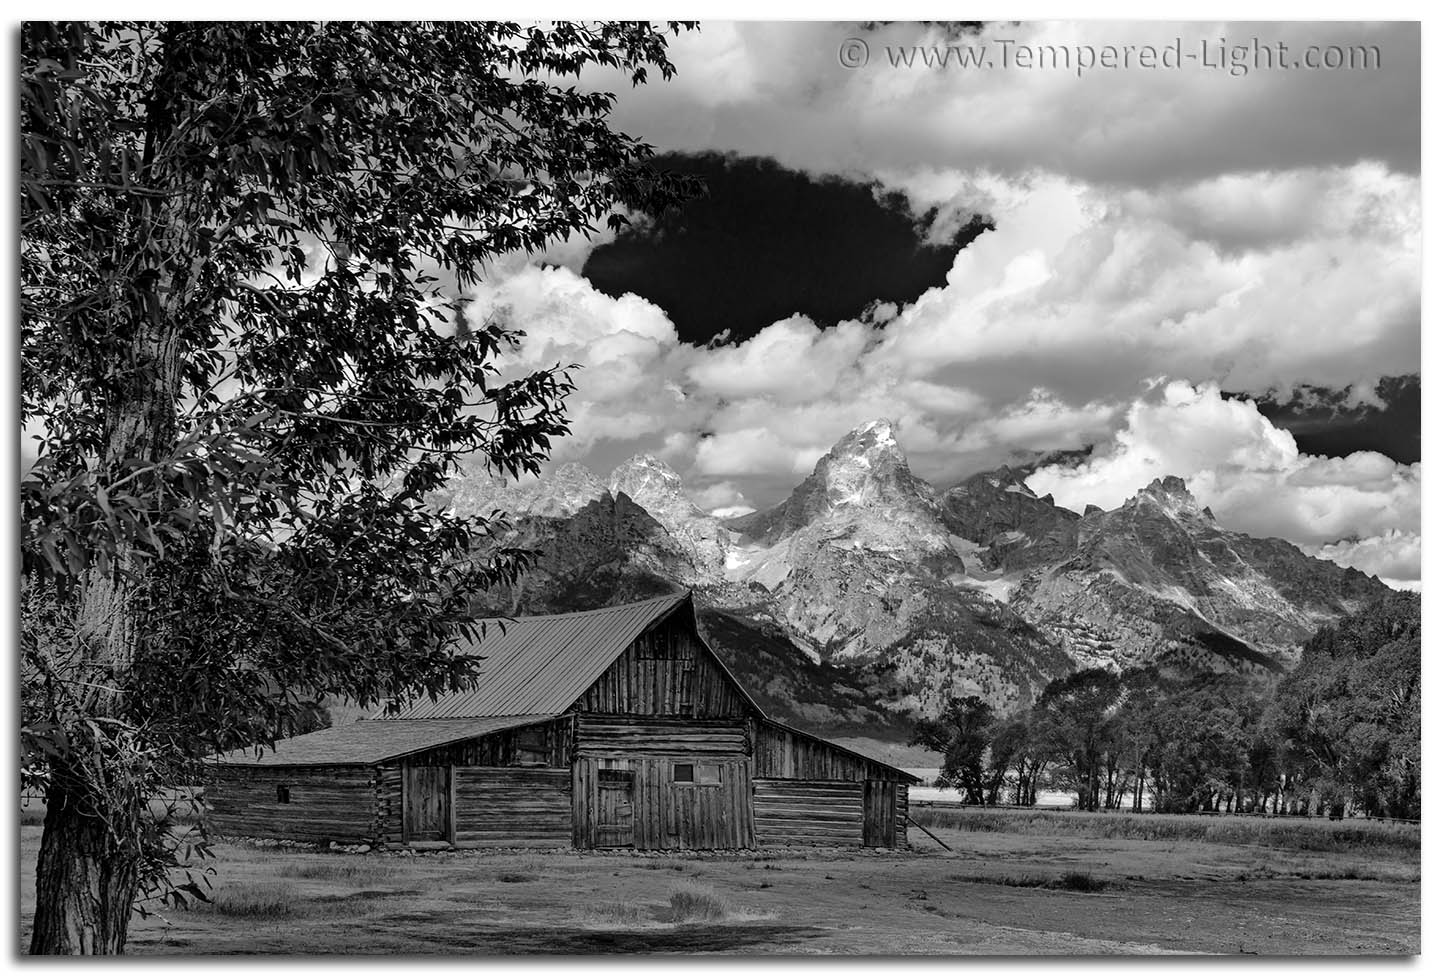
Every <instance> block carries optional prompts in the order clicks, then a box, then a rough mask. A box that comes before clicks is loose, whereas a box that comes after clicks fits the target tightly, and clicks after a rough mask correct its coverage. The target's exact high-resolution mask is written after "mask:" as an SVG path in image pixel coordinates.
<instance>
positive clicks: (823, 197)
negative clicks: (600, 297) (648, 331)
mask: <svg viewBox="0 0 1442 976" xmlns="http://www.w3.org/2000/svg"><path fill="white" fill-rule="evenodd" d="M656 166H657V168H658V169H663V170H669V171H671V172H678V173H689V174H693V175H696V176H699V177H701V178H702V179H703V180H704V182H705V184H706V186H707V190H708V193H707V195H706V196H705V197H703V198H701V199H698V200H693V201H690V202H689V203H687V204H685V205H684V207H682V208H680V209H679V210H677V211H676V212H675V213H673V214H671V215H669V216H667V217H664V218H662V219H661V220H659V221H657V223H656V225H655V226H654V227H653V228H651V229H649V230H646V231H641V232H634V231H633V232H626V233H623V234H622V235H621V236H620V237H619V238H618V239H617V240H616V241H615V242H614V243H610V244H605V245H602V246H601V247H598V248H596V250H595V251H594V252H592V254H591V256H590V259H589V260H588V261H587V262H586V265H585V268H584V274H585V276H586V277H587V278H589V279H590V281H591V283H592V284H593V285H594V286H595V287H596V288H597V289H599V290H600V291H603V292H605V293H606V294H608V295H611V296H613V297H615V296H620V295H622V294H624V293H626V292H628V291H629V292H634V293H636V294H637V295H640V296H641V297H643V298H645V299H647V300H649V301H651V302H653V303H655V304H656V305H659V306H660V307H661V308H663V309H665V310H666V313H667V314H668V315H669V316H670V318H671V321H672V322H673V323H675V325H676V330H677V332H678V333H679V334H680V336H681V338H682V339H683V340H685V341H687V342H691V343H695V344H697V345H704V344H706V343H707V342H708V341H709V340H711V339H712V338H713V337H715V336H717V335H720V334H721V333H722V332H725V331H727V330H729V331H730V339H731V341H740V340H743V339H747V338H750V337H751V336H753V335H755V334H756V333H757V332H759V331H760V330H761V329H764V328H765V327H766V326H768V325H770V324H771V323H773V322H776V321H778V320H780V319H784V318H787V317H789V316H791V315H794V314H796V313H798V312H799V313H802V314H804V315H808V316H810V317H811V318H812V319H813V320H814V321H815V322H816V323H817V324H819V325H834V324H835V323H837V322H839V321H841V320H843V319H848V318H855V317H856V316H858V315H860V314H861V313H862V312H863V311H865V310H866V308H867V306H869V305H871V304H872V303H873V302H877V301H888V302H898V303H904V302H910V301H913V300H914V299H916V298H917V296H919V295H920V294H921V293H922V292H924V291H926V289H928V288H931V287H933V286H937V285H942V284H945V283H946V273H947V271H948V270H950V269H951V264H952V260H953V259H954V258H955V257H956V251H957V248H959V247H964V246H965V245H966V244H968V243H970V242H971V241H972V240H974V239H975V238H976V236H977V235H978V234H980V233H982V231H983V230H984V227H983V226H982V225H981V224H980V222H977V223H976V224H974V225H973V226H971V227H968V228H966V229H965V230H964V231H963V232H962V233H961V234H960V235H959V236H958V237H956V238H954V239H953V240H952V241H950V242H948V243H947V244H946V245H945V246H936V245H930V244H927V243H926V242H925V240H924V237H925V233H926V230H927V227H928V226H929V220H928V218H929V215H926V214H922V215H919V216H918V215H915V214H913V213H912V212H911V210H910V208H909V206H908V204H907V202H906V200H905V198H904V197H901V196H897V195H893V196H891V197H888V198H885V199H882V200H878V199H877V193H876V192H875V190H874V188H873V187H872V186H870V185H867V184H863V183H853V182H848V181H845V180H841V179H830V178H828V179H821V180H818V179H815V178H813V177H811V176H809V175H807V174H805V173H800V172H797V171H795V170H789V169H785V168H783V167H781V166H779V165H778V164H776V163H775V162H772V161H771V160H767V159H757V158H737V157H734V156H730V157H728V156H723V155H719V154H714V153H713V154H705V155H671V156H662V157H658V159H657V160H656Z"/></svg>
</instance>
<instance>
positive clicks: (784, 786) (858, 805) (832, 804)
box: [756, 777, 864, 847]
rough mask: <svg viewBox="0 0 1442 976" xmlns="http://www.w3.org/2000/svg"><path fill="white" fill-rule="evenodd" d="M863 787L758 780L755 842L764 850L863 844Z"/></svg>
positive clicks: (837, 783) (837, 782) (813, 781)
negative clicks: (794, 846)
mask: <svg viewBox="0 0 1442 976" xmlns="http://www.w3.org/2000/svg"><path fill="white" fill-rule="evenodd" d="M863 789H864V784H862V783H850V782H844V781H835V780H833V781H829V782H828V781H821V780H796V779H760V778H759V777H758V778H757V780H756V842H757V843H758V844H760V845H761V846H763V847H770V846H789V845H792V844H828V845H831V844H834V845H837V846H842V847H858V846H860V845H861V842H862V822H863V818H862V791H863Z"/></svg>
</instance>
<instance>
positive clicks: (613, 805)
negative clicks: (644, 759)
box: [596, 769, 636, 847]
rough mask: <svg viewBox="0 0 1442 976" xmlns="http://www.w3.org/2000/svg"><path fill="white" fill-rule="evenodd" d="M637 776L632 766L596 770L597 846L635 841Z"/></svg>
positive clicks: (621, 844)
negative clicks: (634, 798) (631, 768)
mask: <svg viewBox="0 0 1442 976" xmlns="http://www.w3.org/2000/svg"><path fill="white" fill-rule="evenodd" d="M635 777H636V774H635V773H633V772H632V771H631V770H629V769H598V770H596V846H597V847H632V846H634V845H635V843H636V831H635V806H634V804H633V802H632V801H633V797H634V794H635V790H636V778H635Z"/></svg>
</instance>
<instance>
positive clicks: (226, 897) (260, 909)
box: [194, 881, 300, 919]
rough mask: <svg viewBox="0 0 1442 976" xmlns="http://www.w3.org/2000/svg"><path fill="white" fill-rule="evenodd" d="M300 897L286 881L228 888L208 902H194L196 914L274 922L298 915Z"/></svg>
mask: <svg viewBox="0 0 1442 976" xmlns="http://www.w3.org/2000/svg"><path fill="white" fill-rule="evenodd" d="M299 903H300V894H299V892H298V891H297V890H296V887H295V885H293V884H291V883H289V882H286V881H266V882H258V883H254V884H237V885H228V886H226V887H224V888H218V889H216V890H215V891H212V892H211V893H210V901H208V902H197V903H196V904H195V906H194V909H195V910H196V911H201V912H210V913H211V914H214V915H224V916H226V917H227V918H249V919H273V918H290V917H291V916H293V915H296V914H298V911H299V908H298V906H299Z"/></svg>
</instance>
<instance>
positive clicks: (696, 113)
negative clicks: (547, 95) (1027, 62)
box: [596, 21, 1421, 187]
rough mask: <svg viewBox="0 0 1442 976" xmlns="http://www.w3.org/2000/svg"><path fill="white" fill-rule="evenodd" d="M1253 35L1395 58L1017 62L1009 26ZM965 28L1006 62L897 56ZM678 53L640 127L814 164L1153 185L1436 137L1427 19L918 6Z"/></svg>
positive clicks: (691, 46)
mask: <svg viewBox="0 0 1442 976" xmlns="http://www.w3.org/2000/svg"><path fill="white" fill-rule="evenodd" d="M848 37H859V38H861V39H863V40H865V41H866V43H867V45H868V47H869V49H870V55H871V56H870V60H869V62H868V63H867V64H866V65H865V66H864V67H861V68H856V69H847V68H845V67H843V66H842V65H841V64H840V63H839V61H838V57H837V52H838V48H839V46H840V44H841V42H842V41H843V40H845V39H847V38H848ZM1253 38H1255V39H1256V40H1257V42H1258V43H1259V44H1274V43H1276V42H1282V43H1285V44H1286V45H1287V47H1288V50H1289V52H1290V54H1291V56H1292V57H1289V59H1288V60H1289V61H1290V60H1292V58H1295V57H1299V56H1300V55H1301V54H1302V52H1303V51H1305V50H1306V49H1307V48H1308V47H1311V46H1317V47H1319V48H1323V49H1325V48H1327V47H1329V46H1337V47H1341V48H1353V47H1358V46H1365V47H1368V48H1372V49H1375V51H1376V52H1377V53H1378V54H1379V55H1380V68H1373V69H1368V70H1348V71H1341V70H1336V71H1309V70H1270V71H1265V70H1255V71H1249V73H1248V74H1247V75H1246V76H1245V77H1237V76H1235V75H1233V74H1231V73H1230V71H1229V70H1227V69H1218V68H1208V67H1205V66H1204V65H1203V64H1202V63H1201V61H1200V59H1197V60H1190V59H1188V60H1186V61H1185V63H1183V64H1182V66H1181V67H1179V68H1169V69H1160V68H1158V69H1145V68H1139V67H1135V66H1134V67H1132V68H1131V69H1122V68H1118V69H1114V70H1103V69H1098V70H1093V71H1086V72H1083V73H1082V75H1081V77H1078V76H1077V73H1076V71H1075V70H1066V69H1065V68H1061V69H1052V68H1033V69H1030V70H1027V69H1022V68H1018V67H1015V66H1013V67H1010V68H1008V67H1004V66H1002V64H1001V57H1002V48H1003V46H1004V45H1003V42H1004V41H1010V42H1011V44H1012V46H1011V50H1012V51H1015V50H1016V49H1017V48H1018V47H1021V46H1028V47H1030V48H1032V49H1044V48H1050V49H1052V50H1055V51H1062V50H1066V51H1076V50H1078V49H1079V48H1081V47H1082V46H1091V47H1093V48H1100V47H1102V46H1104V45H1116V46H1125V45H1148V44H1149V45H1153V46H1156V47H1164V46H1168V45H1171V44H1172V43H1174V42H1176V43H1179V44H1180V45H1181V49H1182V50H1183V52H1184V53H1185V54H1198V55H1200V54H1201V53H1202V48H1201V45H1202V43H1203V42H1206V43H1207V44H1209V45H1211V48H1210V50H1211V51H1212V52H1213V54H1215V52H1216V51H1217V50H1218V48H1219V45H1221V43H1222V42H1223V41H1224V40H1225V41H1226V42H1227V43H1228V44H1229V45H1230V46H1233V47H1234V46H1236V45H1238V44H1245V43H1249V42H1250V41H1251V40H1252V39H1253ZM948 43H950V44H964V45H970V46H971V47H972V48H973V49H975V50H977V51H978V52H979V51H980V48H981V47H982V46H985V47H986V49H987V52H988V53H989V54H990V55H991V56H992V62H993V64H994V65H995V66H994V67H993V68H992V69H990V70H981V69H975V68H970V69H963V68H959V67H956V66H955V64H954V63H953V64H952V65H951V66H949V67H948V68H947V69H945V70H938V69H928V68H924V67H920V66H917V67H912V68H907V67H904V66H897V67H893V66H892V64H891V63H890V58H889V57H888V55H887V53H886V52H887V49H888V47H890V48H892V49H898V48H901V49H908V48H911V47H912V46H915V45H938V44H939V45H943V46H944V45H946V44H948ZM671 54H672V59H673V60H674V61H675V62H676V64H677V65H678V67H679V69H680V70H679V72H678V74H677V76H676V78H675V79H674V80H673V81H672V82H670V83H668V84H665V85H648V86H646V87H645V88H644V89H642V90H640V91H639V92H636V93H635V95H634V97H628V98H626V99H625V100H624V101H622V102H621V104H620V107H619V112H618V119H619V121H620V122H621V123H622V124H623V125H624V126H625V127H627V130H628V131H633V130H634V131H637V132H639V133H640V134H642V135H644V136H645V137H646V138H648V139H649V140H650V141H652V142H654V143H655V144H657V145H659V146H662V147H664V148H666V149H674V150H681V151H688V150H689V151H701V150H721V151H736V152H740V153H743V154H753V155H765V156H772V157H774V158H777V159H779V160H780V161H781V162H783V163H785V164H786V165H788V166H792V167H794V168H798V169H806V170H810V171H813V172H828V173H853V172H856V173H863V174H866V175H874V174H876V173H877V172H879V171H880V170H883V169H890V170H893V171H898V172H915V173H918V174H921V173H924V172H925V171H927V170H934V171H935V170H939V171H948V170H951V171H954V170H959V169H965V170H976V169H991V170H996V171H1000V172H1003V173H1017V172H1022V171H1027V170H1031V169H1033V168H1036V167H1042V168H1045V169H1047V170H1050V171H1052V172H1055V173H1059V174H1063V175H1067V176H1070V177H1074V178H1078V179H1081V180H1084V181H1087V182H1093V183H1104V184H1109V185H1128V186H1144V187H1145V186H1158V185H1161V184H1165V183H1171V182H1174V181H1178V180H1181V181H1187V182H1191V181H1196V180H1203V179H1207V178H1210V177H1214V176H1219V175H1222V174H1225V173H1230V172H1239V171H1252V170H1280V169H1290V168H1295V167H1298V166H1316V165H1321V166H1348V165H1351V164H1353V163H1355V162H1357V161H1359V160H1363V159H1376V160H1380V161H1382V162H1384V163H1386V164H1387V165H1388V166H1389V167H1390V168H1392V169H1394V170H1399V171H1405V172H1409V173H1415V172H1417V170H1418V166H1419V160H1420V153H1421V150H1420V139H1419V130H1418V126H1417V124H1416V120H1417V119H1418V118H1419V113H1420V104H1421V102H1420V85H1419V77H1420V62H1421V43H1420V31H1419V29H1418V25H1417V24H1415V23H1390V24H1360V23H1300V22H1299V23H1280V24H1266V23H1257V22H1249V23H1236V24H1228V23H1199V22H1191V23H1182V24H1168V23H1164V22H1153V21H1136V22H1130V23H1127V22H1115V21H1092V22H1080V23H1077V22H1072V23H1067V22H1055V21H1053V22H1035V23H1027V24H1013V23H999V24H993V25H989V26H988V27H986V28H985V30H984V31H983V32H982V33H981V34H980V35H979V36H977V37H974V38H973V37H963V38H960V39H948V38H947V37H945V36H944V32H943V30H942V29H941V28H939V27H926V26H923V25H920V24H914V23H913V24H907V23H896V24H889V25H884V26H880V27H876V28H874V29H871V30H862V29H860V28H858V27H856V26H855V25H848V24H826V23H805V24H777V23H726V22H716V23H707V24H705V25H703V27H702V29H701V30H700V31H699V32H696V33H691V34H685V35H682V36H681V37H680V38H678V39H677V40H675V41H674V42H673V44H672V47H671ZM1212 60H1213V61H1215V58H1213V59H1212ZM596 83H597V84H605V83H607V82H606V81H603V79H601V78H600V77H597V78H596ZM610 83H611V84H614V82H610ZM1382 106H1385V109H1383V108H1380V107H1382Z"/></svg>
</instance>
